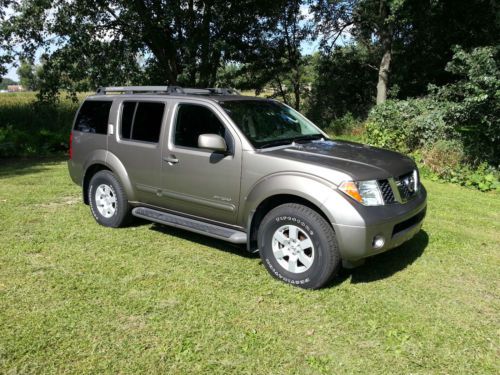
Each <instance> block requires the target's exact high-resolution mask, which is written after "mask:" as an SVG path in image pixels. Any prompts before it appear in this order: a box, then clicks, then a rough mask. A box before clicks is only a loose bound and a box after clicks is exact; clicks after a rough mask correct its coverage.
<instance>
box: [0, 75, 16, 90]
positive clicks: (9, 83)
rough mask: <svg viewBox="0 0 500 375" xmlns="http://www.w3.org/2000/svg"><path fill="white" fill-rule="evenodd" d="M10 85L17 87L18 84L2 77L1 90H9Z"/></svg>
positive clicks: (0, 79)
mask: <svg viewBox="0 0 500 375" xmlns="http://www.w3.org/2000/svg"><path fill="white" fill-rule="evenodd" d="M8 85H17V82H16V81H14V80H12V79H10V78H1V77H0V90H7V86H8Z"/></svg>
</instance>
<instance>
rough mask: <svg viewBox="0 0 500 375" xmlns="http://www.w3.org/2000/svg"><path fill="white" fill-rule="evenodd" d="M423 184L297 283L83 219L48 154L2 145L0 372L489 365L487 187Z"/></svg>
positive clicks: (210, 250)
mask: <svg viewBox="0 0 500 375" xmlns="http://www.w3.org/2000/svg"><path fill="white" fill-rule="evenodd" d="M426 186H427V188H428V191H429V208H428V217H427V219H426V222H425V224H424V227H423V231H422V232H421V233H419V234H418V235H417V236H416V237H415V238H414V239H413V240H412V241H410V242H409V243H407V244H406V245H404V246H402V247H400V248H398V249H395V250H393V251H390V252H388V253H385V254H382V255H380V256H377V257H374V258H371V259H369V260H368V261H367V262H366V264H365V265H364V266H362V267H360V268H358V269H355V270H352V271H349V272H347V271H344V273H343V274H342V275H341V276H340V277H339V278H337V279H336V280H335V282H334V284H332V285H331V286H330V287H329V288H326V289H323V290H319V291H305V290H300V289H297V288H294V287H291V286H288V285H285V284H283V283H280V282H278V281H275V280H274V279H272V278H271V277H270V276H269V275H268V274H267V272H266V270H265V269H264V267H263V266H262V265H261V264H260V259H259V257H258V256H253V255H249V254H247V253H246V252H245V251H244V250H243V249H239V248H237V247H232V246H231V245H228V244H226V243H224V242H220V241H216V240H212V239H208V238H205V237H202V236H198V235H194V234H191V233H188V232H183V231H180V230H174V229H170V228H166V227H161V226H158V225H153V224H149V223H144V222H140V223H137V224H136V225H135V226H132V227H129V228H125V229H107V228H104V227H101V226H99V225H97V224H96V223H95V222H94V219H93V218H92V216H91V214H90V212H89V208H88V207H87V206H85V205H83V203H82V202H81V197H80V189H79V187H77V186H76V185H73V183H72V182H71V181H70V179H69V176H68V174H67V169H66V164H65V162H64V161H62V160H52V161H45V162H36V161H30V160H28V161H17V162H6V161H5V160H2V161H0V373H7V374H10V373H12V374H17V373H94V374H100V373H121V374H136V373H169V374H206V373H243V374H266V375H267V374H341V373H363V374H366V373H370V374H387V373H395V374H409V373H412V374H430V373H432V374H436V373H437V374H440V373H443V374H461V373H471V374H487V373H491V374H498V373H500V365H499V354H500V350H499V335H500V324H499V310H500V298H499V297H500V296H499V294H500V293H499V290H500V289H499V269H500V267H499V266H500V195H498V194H495V193H492V194H485V193H480V192H477V191H474V190H468V189H465V188H461V187H458V186H454V185H449V184H440V183H434V182H429V181H428V182H426Z"/></svg>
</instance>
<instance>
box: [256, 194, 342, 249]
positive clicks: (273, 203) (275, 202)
mask: <svg viewBox="0 0 500 375" xmlns="http://www.w3.org/2000/svg"><path fill="white" fill-rule="evenodd" d="M286 203H297V204H301V205H303V206H306V207H309V208H310V209H312V210H314V211H316V212H317V213H318V214H320V215H321V216H322V217H323V218H324V219H325V220H326V221H327V223H329V224H330V225H331V222H330V218H329V217H328V215H327V214H326V213H325V212H324V211H323V210H322V209H321V208H320V206H319V205H317V204H316V203H314V202H312V201H311V200H308V199H306V198H304V197H302V196H299V195H295V194H276V195H271V196H269V197H267V198H266V199H264V200H263V201H262V202H261V203H260V204H259V205H258V206H257V208H256V209H255V211H254V212H253V213H252V214H251V217H249V226H248V228H249V230H248V241H247V250H248V251H250V252H254V251H255V250H256V249H257V248H258V245H257V234H258V230H259V226H260V223H261V222H262V220H263V219H264V217H265V216H266V215H267V213H268V212H270V211H271V210H273V209H274V208H276V207H278V206H281V205H283V204H286ZM332 229H333V227H332Z"/></svg>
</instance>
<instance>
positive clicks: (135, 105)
mask: <svg viewBox="0 0 500 375" xmlns="http://www.w3.org/2000/svg"><path fill="white" fill-rule="evenodd" d="M164 111H165V104H164V103H155V102H124V103H123V106H122V117H121V127H120V137H121V138H123V139H130V140H135V141H143V142H153V143H156V142H158V140H159V139H160V131H161V122H162V119H163V113H164Z"/></svg>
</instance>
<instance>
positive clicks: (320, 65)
mask: <svg viewBox="0 0 500 375" xmlns="http://www.w3.org/2000/svg"><path fill="white" fill-rule="evenodd" d="M315 62H316V63H315V66H314V69H315V77H317V78H316V79H315V80H314V82H313V84H312V90H311V98H310V103H309V108H308V113H307V115H308V117H309V118H311V120H312V121H314V122H315V123H316V124H318V125H319V126H320V127H322V128H327V127H328V126H329V125H330V124H331V123H332V122H334V121H336V120H337V119H339V118H341V117H343V116H344V115H346V114H347V113H352V114H353V116H355V117H360V118H363V117H365V116H366V114H367V113H368V111H369V109H370V108H371V106H372V105H373V104H374V102H375V100H374V92H375V86H376V83H377V77H376V76H375V75H374V74H373V68H372V67H371V66H372V64H373V63H374V61H373V59H372V57H371V55H370V53H369V52H368V51H367V50H366V49H364V48H362V47H360V46H355V45H352V46H346V47H342V48H337V49H335V51H334V52H333V53H332V54H331V56H317V58H316V60H315Z"/></svg>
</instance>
